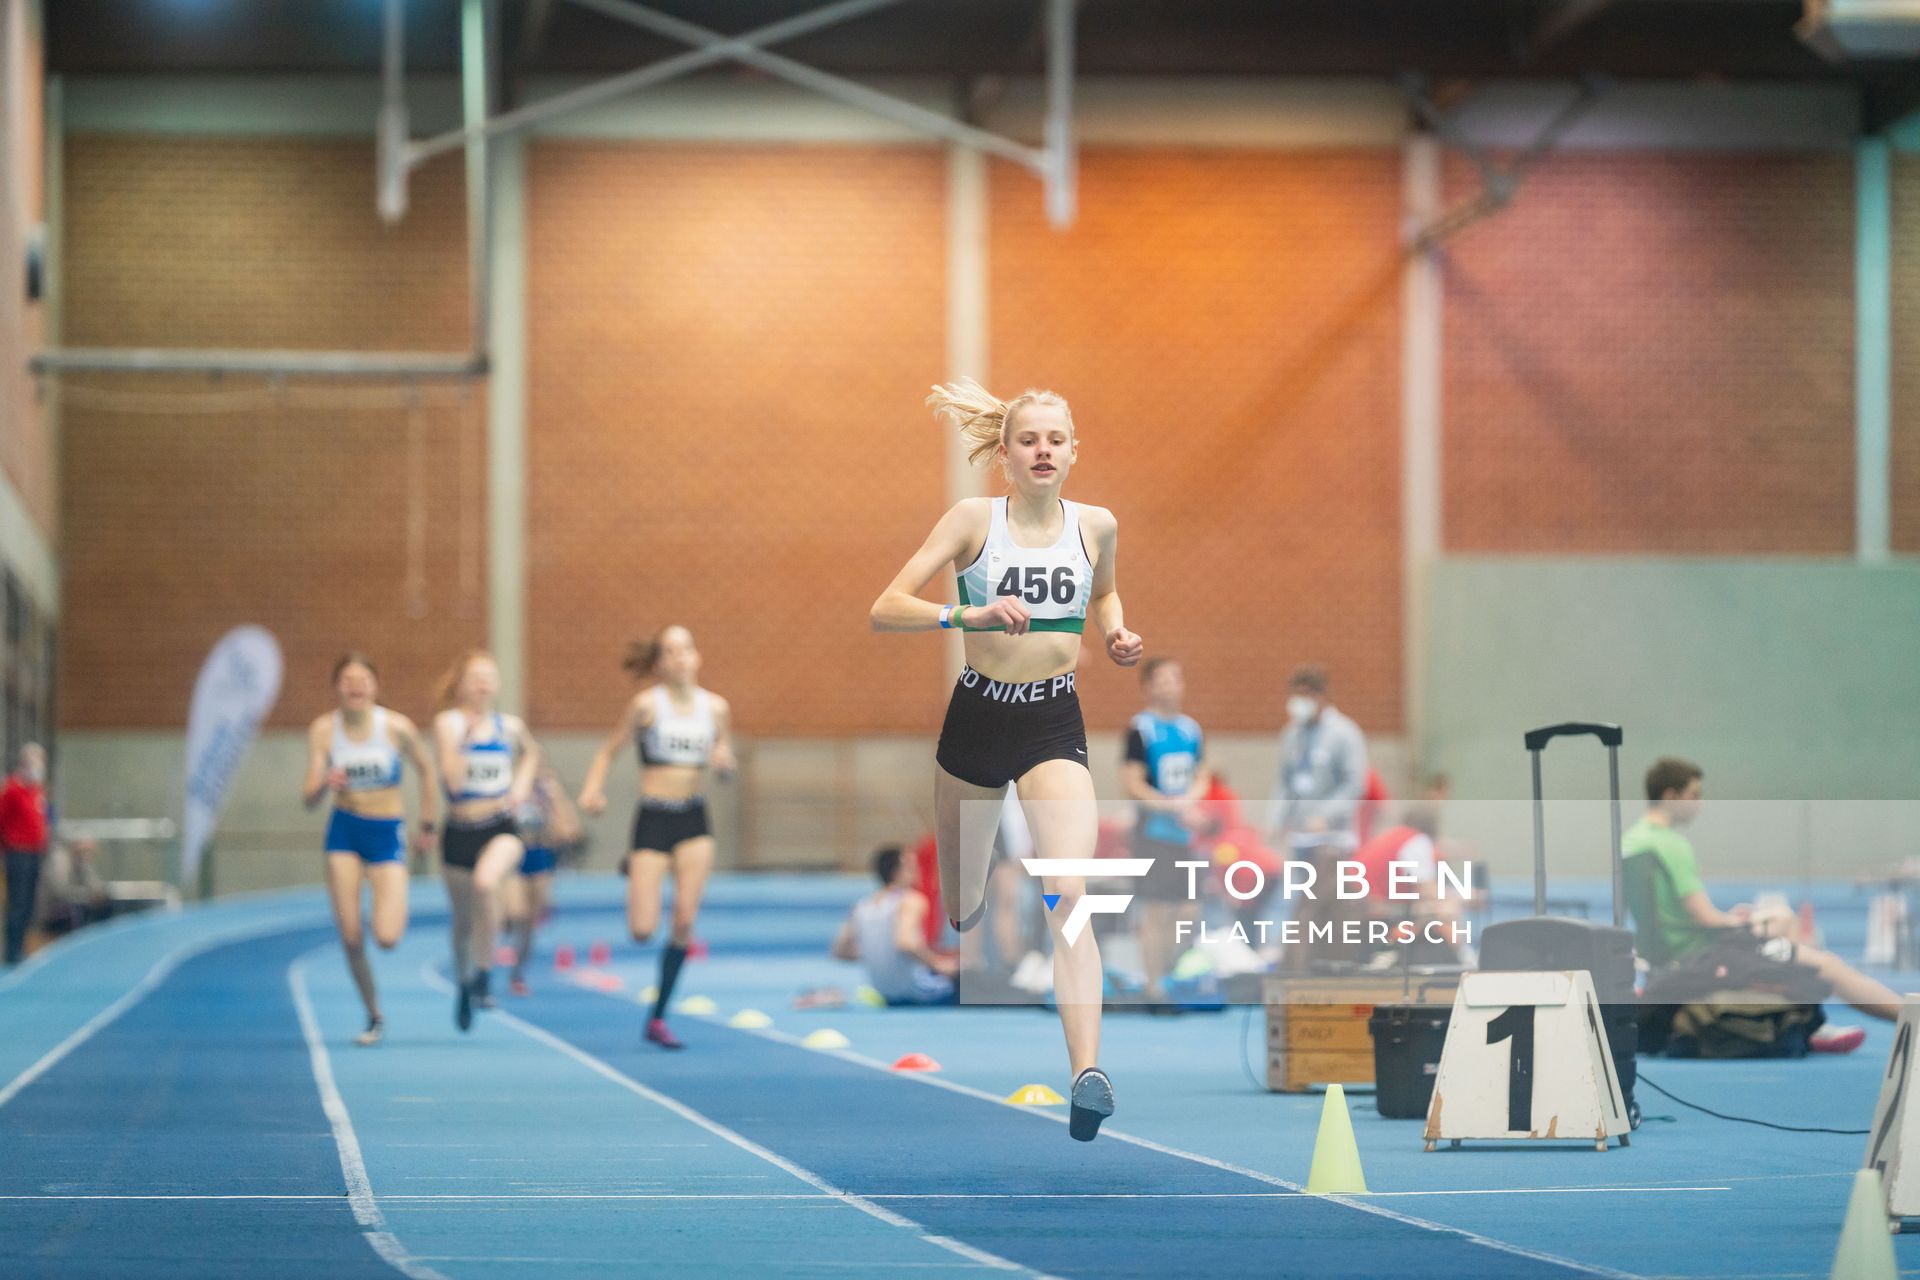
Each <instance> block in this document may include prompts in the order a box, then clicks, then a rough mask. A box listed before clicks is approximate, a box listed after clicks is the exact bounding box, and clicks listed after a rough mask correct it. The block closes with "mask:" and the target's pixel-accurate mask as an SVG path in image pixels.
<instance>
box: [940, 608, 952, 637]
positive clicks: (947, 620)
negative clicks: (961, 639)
mask: <svg viewBox="0 0 1920 1280" xmlns="http://www.w3.org/2000/svg"><path fill="white" fill-rule="evenodd" d="M940 629H941V630H942V631H950V630H952V629H953V606H952V605H950V604H943V605H941V606H940Z"/></svg>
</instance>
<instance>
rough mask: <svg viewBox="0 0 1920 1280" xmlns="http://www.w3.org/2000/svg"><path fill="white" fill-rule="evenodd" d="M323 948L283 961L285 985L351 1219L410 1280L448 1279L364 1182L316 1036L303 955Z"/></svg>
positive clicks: (348, 1121)
mask: <svg viewBox="0 0 1920 1280" xmlns="http://www.w3.org/2000/svg"><path fill="white" fill-rule="evenodd" d="M327 949H328V948H325V947H317V948H315V949H314V950H313V951H309V952H308V953H307V954H306V955H303V956H301V957H300V958H299V959H297V960H295V961H294V962H293V963H292V964H291V965H289V966H287V986H288V988H289V989H291V990H292V992H293V1007H294V1009H295V1011H296V1012H297V1013H298V1014H299V1015H300V1032H301V1034H302V1035H304V1036H305V1037H306V1038H307V1056H308V1057H309V1058H310V1059H311V1060H312V1062H313V1082H314V1084H315V1085H317V1086H318V1087H319V1089H320V1107H321V1109H322V1110H323V1111H325V1112H326V1113H327V1123H328V1124H330V1125H332V1126H333V1142H334V1145H335V1146H336V1147H338V1148H339V1149H340V1172H341V1174H342V1175H343V1176H344V1177H345V1179H346V1183H347V1202H348V1203H349V1204H351V1205H352V1206H353V1216H354V1220H355V1221H357V1222H358V1223H359V1224H360V1228H361V1234H362V1235H363V1236H365V1237H366V1241H367V1243H368V1244H369V1245H371V1246H372V1247H373V1251H374V1252H375V1253H377V1254H379V1255H380V1259H381V1261H383V1262H385V1263H386V1264H387V1265H388V1266H390V1267H392V1268H393V1269H394V1270H395V1271H398V1272H399V1273H400V1274H401V1275H403V1276H406V1277H408V1280H446V1277H445V1276H443V1275H441V1274H440V1273H439V1272H438V1271H435V1270H434V1269H433V1268H432V1267H429V1266H426V1265H425V1264H423V1263H421V1262H419V1261H417V1260H416V1259H415V1258H413V1257H412V1256H411V1255H410V1254H408V1253H407V1251H406V1248H405V1246H403V1245H402V1244H401V1243H400V1241H399V1240H397V1239H395V1238H394V1235H393V1233H392V1232H391V1231H388V1230H387V1220H386V1217H385V1216H384V1215H383V1214H382V1213H381V1212H380V1206H379V1205H377V1204H375V1203H374V1199H373V1184H372V1183H370V1182H368V1181H367V1166H366V1162H365V1161H363V1160H362V1159H361V1158H360V1140H359V1139H358V1138H357V1137H355V1136H354V1132H353V1117H351V1116H349V1115H348V1114H347V1104H346V1102H345V1100H344V1099H342V1098H341V1096H340V1089H339V1086H337V1085H336V1084H335V1083H334V1079H333V1059H332V1058H330V1057H329V1056H328V1054H327V1046H326V1042H325V1041H324V1040H323V1039H321V1036H320V1024H319V1021H318V1020H317V1019H315V1017H314V1016H313V1001H312V1000H310V999H308V998H307V959H308V957H309V956H313V955H317V954H318V953H319V952H320V951H323V950H327Z"/></svg>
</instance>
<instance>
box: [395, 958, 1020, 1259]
mask: <svg viewBox="0 0 1920 1280" xmlns="http://www.w3.org/2000/svg"><path fill="white" fill-rule="evenodd" d="M420 976H421V978H422V979H423V980H424V981H425V982H426V983H427V985H428V986H431V987H433V988H435V989H436V990H438V991H440V992H442V993H443V994H446V995H452V994H453V987H452V985H451V984H450V983H448V982H447V980H446V979H444V978H442V977H441V976H440V974H439V973H438V972H437V971H436V970H435V969H434V967H433V965H432V963H431V962H429V963H428V964H426V965H424V966H422V968H421V970H420ZM486 1017H487V1018H489V1019H492V1020H495V1021H498V1022H502V1023H505V1024H506V1025H507V1026H509V1027H511V1028H513V1029H514V1030H515V1031H518V1032H519V1033H520V1034H521V1035H523V1036H526V1037H527V1038H529V1039H531V1040H537V1041H539V1042H540V1043H541V1044H544V1045H546V1046H547V1047H548V1048H549V1049H553V1050H555V1051H557V1052H559V1053H563V1054H565V1055H566V1056H567V1057H569V1058H572V1059H573V1060H574V1061H575V1062H578V1063H579V1064H580V1065H581V1066H583V1067H585V1068H587V1069H588V1070H589V1071H592V1072H593V1073H595V1074H596V1075H599V1076H603V1077H605V1078H606V1079H608V1080H610V1081H612V1082H613V1083H614V1084H617V1085H619V1086H620V1087H621V1088H622V1089H625V1090H627V1091H628V1092H629V1093H634V1094H638V1095H639V1096H640V1097H642V1098H645V1099H646V1100H647V1101H649V1102H651V1103H653V1104H654V1105H655V1106H659V1107H664V1108H666V1109H667V1110H668V1111H671V1112H673V1114H675V1115H677V1116H679V1117H680V1118H681V1119H683V1120H687V1121H690V1122H692V1123H693V1124H696V1125H699V1126H700V1127H701V1128H702V1129H705V1130H706V1131H707V1132H708V1133H711V1134H712V1135H713V1136H714V1137H716V1138H720V1139H722V1140H724V1141H726V1142H730V1143H732V1144H733V1145H734V1146H736V1147H738V1148H740V1149H741V1150H742V1151H745V1152H747V1153H748V1154H750V1155H755V1156H758V1157H759V1158H760V1159H762V1160H765V1161H766V1162H767V1163H768V1164H771V1165H773V1166H774V1167H775V1168H777V1169H780V1170H783V1171H784V1172H786V1173H788V1174H790V1175H792V1176H793V1177H795V1178H798V1179H799V1180H800V1181H802V1182H804V1183H806V1184H807V1185H808V1186H810V1187H813V1188H814V1189H815V1190H817V1191H819V1192H821V1193H822V1194H824V1195H828V1196H831V1197H833V1198H834V1199H835V1200H838V1201H840V1202H841V1203H842V1204H845V1205H847V1206H848V1207H849V1208H853V1209H858V1210H859V1211H860V1212H862V1213H864V1214H867V1215H868V1216H870V1217H874V1218H878V1219H879V1220H880V1221H882V1222H884V1223H886V1224H887V1225H888V1226H893V1227H904V1228H906V1229H907V1230H909V1231H914V1232H918V1233H919V1235H920V1238H921V1239H922V1240H924V1241H926V1242H927V1243H928V1244H931V1245H935V1246H937V1247H939V1248H942V1249H945V1250H947V1251H948V1252H950V1253H954V1254H958V1255H959V1256H960V1257H963V1258H967V1259H969V1260H971V1261H973V1262H977V1263H979V1264H980V1265H982V1266H986V1267H992V1268H993V1269H995V1270H997V1271H1019V1272H1024V1273H1026V1274H1028V1275H1034V1276H1041V1273H1039V1272H1035V1271H1033V1270H1032V1269H1031V1268H1028V1267H1023V1266H1021V1265H1020V1264H1019V1263H1016V1262H1011V1261H1008V1260H1007V1259H1006V1258H1002V1257H1000V1256H998V1255H997V1254H991V1253H987V1252H985V1251H984V1250H980V1249H975V1248H973V1247H972V1246H970V1245H964V1244H961V1243H960V1242H959V1241H957V1240H952V1239H949V1238H947V1237H946V1236H938V1235H934V1234H932V1233H931V1232H929V1231H927V1229H926V1228H925V1227H923V1226H922V1225H921V1224H919V1223H917V1222H915V1221H914V1220H913V1219H911V1218H904V1217H901V1216H900V1215H899V1214H897V1213H895V1212H894V1211H893V1210H891V1209H884V1208H882V1207H881V1206H879V1205H877V1204H875V1203H873V1201H871V1200H868V1199H866V1198H865V1197H863V1196H858V1195H855V1194H854V1193H853V1192H851V1191H846V1190H843V1189H842V1188H840V1187H836V1186H834V1185H833V1184H832V1183H830V1182H828V1181H827V1180H826V1179H825V1178H822V1177H821V1176H820V1175H819V1174H817V1173H815V1172H813V1171H812V1170H811V1169H803V1168H801V1167H800V1166H799V1165H797V1164H795V1163H794V1162H793V1161H791V1160H789V1159H787V1158H786V1157H785V1156H782V1155H779V1154H777V1153H775V1152H773V1151H769V1150H768V1149H767V1148H765V1147H763V1146H761V1145H760V1144H759V1143H757V1142H755V1141H753V1140H752V1139H751V1138H748V1137H747V1136H746V1135H744V1134H741V1133H737V1132H735V1131H734V1130H732V1129H729V1128H728V1127H727V1126H726V1125H723V1124H721V1123H720V1122H719V1121H717V1120H713V1119H711V1118H709V1117H707V1116H705V1115H703V1114H701V1113H700V1112H698V1111H695V1110H694V1109H693V1108H692V1107H689V1106H687V1105H686V1104H685V1103H683V1102H681V1101H679V1100H678V1099H676V1098H671V1097H669V1096H667V1095H666V1094H664V1093H661V1092H660V1091H659V1090H657V1089H652V1088H649V1087H648V1086H646V1085H644V1084H641V1083H640V1082H639V1081H638V1080H635V1079H633V1078H632V1077H631V1076H627V1075H623V1074H622V1073H621V1072H620V1071H618V1070H616V1069H615V1068H614V1067H612V1066H610V1065H609V1064H608V1063H606V1062H604V1061H602V1060H601V1059H599V1058H596V1057H594V1056H593V1055H592V1054H590V1053H588V1052H587V1051H586V1050H584V1049H582V1048H580V1047H579V1046H578V1045H575V1044H571V1043H569V1042H567V1041H565V1040H562V1039H561V1038H560V1037H559V1036H556V1035H554V1034H552V1033H551V1032H549V1031H547V1030H546V1029H545V1028H544V1027H538V1026H535V1025H534V1024H532V1023H530V1022H523V1021H522V1020H521V1019H519V1018H516V1017H514V1016H513V1015H512V1014H510V1013H508V1012H507V1011H506V1010H504V1009H496V1010H493V1011H491V1012H489V1013H488V1014H487V1015H486ZM1041 1280H1053V1277H1046V1276H1041Z"/></svg>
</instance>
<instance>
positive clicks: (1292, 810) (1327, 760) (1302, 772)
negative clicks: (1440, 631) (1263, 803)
mask: <svg viewBox="0 0 1920 1280" xmlns="http://www.w3.org/2000/svg"><path fill="white" fill-rule="evenodd" d="M1366 787H1367V740H1366V739H1365V738H1364V737H1362V736H1361V733H1360V726H1359V725H1357V724H1355V723H1354V722H1353V721H1352V720H1350V719H1348V718H1347V717H1346V716H1344V715H1342V714H1341V713H1340V711H1339V710H1338V709H1337V708H1336V707H1334V705H1333V704H1332V703H1331V702H1329V701H1328V700H1327V673H1326V672H1325V671H1324V670H1322V669H1321V668H1319V667H1298V668H1296V669H1295V670H1294V673H1293V678H1292V679H1291V680H1289V681H1288V682H1287V727H1286V728H1285V729H1283V730H1281V731H1280V777H1279V780H1278V782H1277V783H1276V784H1275V786H1274V789H1273V799H1272V801H1271V803H1270V804H1269V806H1268V811H1267V826H1268V829H1269V831H1270V833H1271V843H1272V844H1273V846H1274V848H1276V849H1278V850H1281V851H1282V852H1283V854H1284V856H1285V857H1287V858H1288V859H1289V860H1291V861H1295V862H1306V863H1310V864H1312V865H1313V867H1314V871H1315V881H1314V882H1315V883H1316V884H1319V885H1332V884H1333V882H1334V876H1335V867H1334V864H1335V863H1336V862H1337V861H1338V860H1339V859H1341V858H1345V857H1350V856H1352V853H1353V850H1354V848H1355V846H1356V845H1357V844H1358V840H1357V839H1356V837H1355V833H1354V821H1355V818H1356V817H1357V815H1358V813H1359V809H1360V801H1361V798H1362V796H1363V795H1364V794H1365V793H1366ZM1315 895H1316V896H1314V897H1301V898H1298V899H1296V900H1295V902H1294V903H1293V909H1294V915H1295V918H1297V919H1298V920H1299V921H1300V928H1301V931H1302V937H1303V938H1304V937H1305V936H1306V933H1307V930H1309V929H1310V928H1312V926H1314V925H1315V924H1320V923H1331V924H1336V925H1337V923H1338V921H1339V920H1340V918H1341V916H1342V912H1343V911H1344V910H1345V909H1346V907H1347V905H1349V904H1342V903H1341V902H1340V901H1338V900H1337V899H1336V898H1335V897H1334V896H1333V894H1332V892H1331V890H1328V891H1320V890H1316V891H1315ZM1313 958H1314V957H1313V956H1312V955H1310V954H1309V952H1308V948H1307V947H1306V946H1304V945H1302V946H1296V947H1291V948H1288V949H1287V955H1286V958H1285V967H1286V968H1288V969H1291V970H1301V969H1304V968H1306V967H1307V965H1308V962H1309V961H1310V960H1311V959H1313ZM1320 958H1327V957H1326V955H1325V954H1322V955H1321V957H1320ZM1349 958H1353V959H1358V958H1359V957H1358V956H1353V957H1349Z"/></svg>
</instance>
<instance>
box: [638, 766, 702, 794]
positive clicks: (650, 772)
mask: <svg viewBox="0 0 1920 1280" xmlns="http://www.w3.org/2000/svg"><path fill="white" fill-rule="evenodd" d="M706 781H707V771H706V770H705V769H704V768H702V767H701V766H699V765H692V764H650V765H646V766H643V767H642V768H641V770H640V796H641V798H642V799H645V800H691V799H692V798H693V797H694V796H697V795H699V794H700V793H701V791H703V790H705V787H706Z"/></svg>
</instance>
